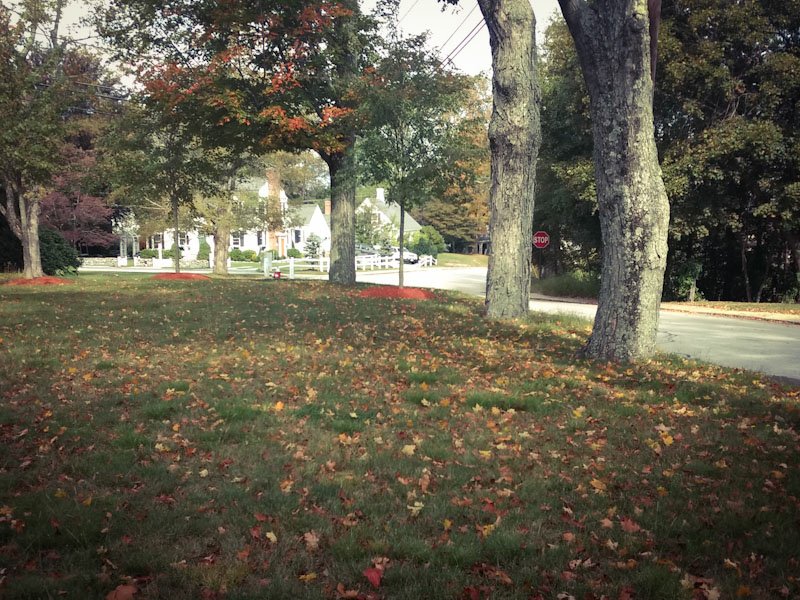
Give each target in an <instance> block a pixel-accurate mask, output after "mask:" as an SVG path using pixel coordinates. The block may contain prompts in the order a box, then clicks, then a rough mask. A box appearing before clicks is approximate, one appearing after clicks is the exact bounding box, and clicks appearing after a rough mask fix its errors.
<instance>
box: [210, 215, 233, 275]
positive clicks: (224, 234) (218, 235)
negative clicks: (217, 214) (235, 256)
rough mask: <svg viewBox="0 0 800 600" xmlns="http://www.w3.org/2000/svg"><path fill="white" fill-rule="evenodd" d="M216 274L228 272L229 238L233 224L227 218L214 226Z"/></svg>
mask: <svg viewBox="0 0 800 600" xmlns="http://www.w3.org/2000/svg"><path fill="white" fill-rule="evenodd" d="M213 233H214V274H215V275H227V274H228V240H230V238H231V226H230V225H229V223H228V221H227V220H226V219H223V222H221V223H218V224H216V225H215V226H214V232H213Z"/></svg>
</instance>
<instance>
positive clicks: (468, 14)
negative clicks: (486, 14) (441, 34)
mask: <svg viewBox="0 0 800 600" xmlns="http://www.w3.org/2000/svg"><path fill="white" fill-rule="evenodd" d="M476 8H478V4H477V2H476V3H475V6H473V7H472V9H471V10H470V11H469V12H468V13H467V16H466V17H464V19H463V20H462V21H461V23H459V24H458V27H456V28H455V29H454V30H453V32H452V33H451V34H450V35H449V36H448V37H447V39H446V40H445V41H444V43H442V45H441V46H440V47H441V48H444V47H445V46H447V42H449V41H450V40H452V39H453V36H454V35H455V34H456V33H458V30H459V29H461V28H462V27H463V26H464V23H466V22H467V19H469V17H470V15H471V14H472V13H474V12H475V9H476Z"/></svg>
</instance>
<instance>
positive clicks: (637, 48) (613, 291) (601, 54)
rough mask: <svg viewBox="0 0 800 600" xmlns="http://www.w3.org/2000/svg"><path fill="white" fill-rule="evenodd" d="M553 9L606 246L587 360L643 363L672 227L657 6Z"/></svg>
mask: <svg viewBox="0 0 800 600" xmlns="http://www.w3.org/2000/svg"><path fill="white" fill-rule="evenodd" d="M559 3H560V5H561V10H562V12H563V13H564V18H565V19H566V21H567V25H568V26H569V29H570V33H571V34H572V37H573V39H574V40H575V46H576V48H577V50H578V56H579V58H580V61H581V69H582V71H583V75H584V79H585V80H586V85H587V88H588V90H589V98H590V114H591V120H592V133H593V136H594V164H595V178H596V182H597V200H598V205H599V212H600V228H601V232H602V240H603V263H602V278H601V285H600V296H599V301H598V306H597V316H596V317H595V322H594V328H593V330H592V335H591V337H590V338H589V342H588V344H587V346H586V354H587V355H588V356H591V357H594V358H599V359H603V360H614V361H620V360H639V359H646V358H648V357H650V356H651V355H652V354H653V353H654V352H655V340H656V331H657V327H658V311H659V308H660V305H661V291H662V287H663V284H664V269H665V267H666V258H667V229H668V226H669V203H668V201H667V194H666V190H665V188H664V182H663V179H662V176H661V167H660V166H659V163H658V152H657V150H656V144H655V132H654V127H653V74H654V73H655V37H653V38H651V32H653V34H655V32H656V31H657V25H658V20H659V13H660V2H658V1H657V0H650V2H648V0H597V1H596V2H593V3H591V4H589V3H587V2H586V1H585V0H559ZM648 4H649V5H650V6H649V7H648ZM651 44H652V48H651Z"/></svg>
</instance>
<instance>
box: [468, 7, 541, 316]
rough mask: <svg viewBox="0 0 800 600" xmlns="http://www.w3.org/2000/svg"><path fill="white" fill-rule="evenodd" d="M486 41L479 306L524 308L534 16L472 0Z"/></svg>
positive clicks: (492, 310) (534, 105) (532, 157)
mask: <svg viewBox="0 0 800 600" xmlns="http://www.w3.org/2000/svg"><path fill="white" fill-rule="evenodd" d="M478 4H479V6H480V8H481V12H482V13H483V18H484V20H485V21H486V25H487V27H488V29H489V41H490V44H491V48H492V73H493V75H492V97H493V110H492V119H491V122H490V124H489V145H490V147H491V152H492V185H491V191H490V193H489V207H490V208H489V210H490V213H489V237H490V239H491V244H492V245H491V253H490V254H489V270H488V274H487V279H486V313H487V315H488V316H489V317H493V318H500V319H513V318H516V317H521V316H524V315H526V314H527V313H528V305H529V302H530V285H531V242H532V240H531V236H532V227H533V203H534V184H535V172H536V159H537V157H538V154H539V146H540V143H541V129H540V122H539V105H540V101H541V95H540V91H539V85H538V80H537V74H536V36H535V23H536V22H535V17H534V15H533V9H532V8H531V5H530V3H529V2H528V0H479V2H478Z"/></svg>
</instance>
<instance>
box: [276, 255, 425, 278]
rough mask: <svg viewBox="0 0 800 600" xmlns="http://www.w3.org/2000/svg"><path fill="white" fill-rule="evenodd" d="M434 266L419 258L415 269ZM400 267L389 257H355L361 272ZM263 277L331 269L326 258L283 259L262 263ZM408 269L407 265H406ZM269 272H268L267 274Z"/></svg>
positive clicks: (292, 276)
mask: <svg viewBox="0 0 800 600" xmlns="http://www.w3.org/2000/svg"><path fill="white" fill-rule="evenodd" d="M434 265H436V259H435V258H434V257H432V256H420V257H419V262H417V263H416V265H415V266H417V267H431V266H434ZM399 266H400V264H399V261H398V260H396V259H394V258H392V257H391V256H381V255H379V254H368V255H361V256H356V269H357V270H361V271H366V270H370V271H372V270H375V269H396V268H398V267H399ZM263 267H264V275H265V276H267V277H274V276H275V272H276V271H279V272H280V273H281V275H282V276H283V274H284V273H286V274H287V276H288V277H289V279H294V276H295V273H296V272H297V271H317V272H320V273H327V272H328V271H330V268H331V259H330V257H327V256H321V257H319V258H285V259H281V260H273V261H271V262H268V261H267V260H265V261H264V262H263ZM406 267H408V265H406ZM267 271H269V272H267Z"/></svg>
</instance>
